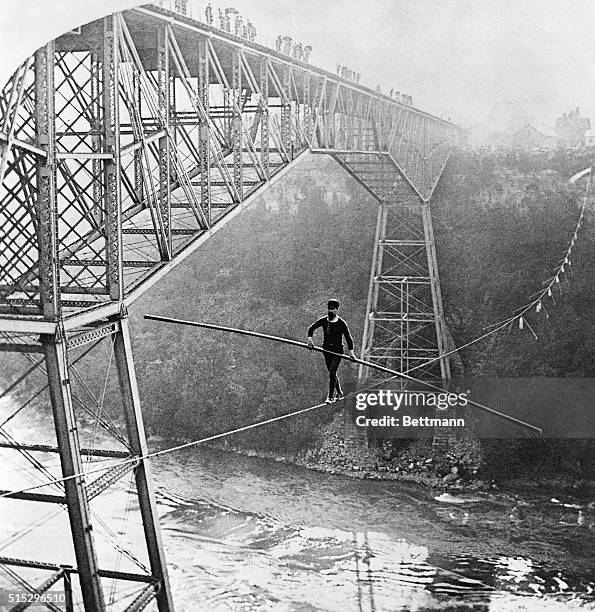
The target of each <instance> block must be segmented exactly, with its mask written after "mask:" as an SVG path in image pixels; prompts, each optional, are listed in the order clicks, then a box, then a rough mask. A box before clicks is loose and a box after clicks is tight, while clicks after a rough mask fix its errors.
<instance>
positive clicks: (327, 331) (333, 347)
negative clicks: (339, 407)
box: [308, 300, 355, 404]
mask: <svg viewBox="0 0 595 612" xmlns="http://www.w3.org/2000/svg"><path fill="white" fill-rule="evenodd" d="M338 310H339V302H338V301H337V300H329V301H328V314H327V316H326V317H322V318H320V319H318V321H315V322H314V323H312V325H310V327H309V328H308V348H309V349H312V348H314V339H313V337H312V336H313V335H314V332H315V331H316V330H317V329H318V328H319V327H322V331H323V332H324V338H323V341H322V348H323V349H326V350H327V351H332V352H333V353H340V354H341V355H342V354H343V336H345V340H346V341H347V349H348V350H349V354H350V355H351V356H352V357H353V358H354V359H355V353H354V352H353V338H352V337H351V334H350V333H349V327H347V323H345V321H344V320H343V319H341V317H339V315H338V314H337V311H338ZM324 361H325V363H326V369H327V370H328V374H329V381H328V397H327V398H326V403H327V404H331V403H333V402H335V401H337V400H338V399H343V398H344V397H345V395H344V393H343V389H342V388H341V383H340V382H339V378H338V377H337V370H338V369H339V365H341V357H339V355H331V354H329V353H324Z"/></svg>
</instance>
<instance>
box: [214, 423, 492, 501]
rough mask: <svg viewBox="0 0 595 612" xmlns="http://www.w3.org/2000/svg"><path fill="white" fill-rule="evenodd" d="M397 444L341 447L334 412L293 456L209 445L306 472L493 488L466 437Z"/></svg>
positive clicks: (474, 446) (340, 431) (442, 487)
mask: <svg viewBox="0 0 595 612" xmlns="http://www.w3.org/2000/svg"><path fill="white" fill-rule="evenodd" d="M403 442H404V444H403V448H401V449H400V450H395V449H392V448H389V447H388V445H386V446H376V447H371V448H356V447H353V446H346V445H345V442H344V440H343V417H342V415H341V414H340V413H338V414H337V415H335V417H334V419H333V420H332V421H331V423H329V425H328V426H327V427H326V428H324V429H323V430H321V431H320V434H319V436H318V439H317V441H316V443H315V444H314V445H313V446H312V447H310V448H307V449H302V450H300V451H299V452H297V453H295V454H291V455H284V454H281V453H274V452H270V451H264V452H263V451H257V450H254V449H249V448H244V447H241V446H235V445H233V444H232V443H229V442H227V443H217V444H213V445H212V446H213V447H215V448H218V449H221V450H227V451H231V452H236V453H241V454H245V455H247V456H250V457H261V458H266V459H273V460H274V461H279V462H282V463H285V462H287V463H294V464H296V465H300V466H303V467H305V468H308V469H311V470H317V471H321V472H327V473H329V474H341V475H345V476H349V477H352V478H368V479H372V480H399V481H403V482H415V483H418V484H421V485H425V486H428V487H432V488H435V489H438V490H449V491H457V490H461V491H463V490H465V491H479V490H487V489H494V488H497V485H496V483H495V482H493V481H484V480H482V479H481V476H480V471H481V467H482V449H481V445H480V444H479V442H478V441H477V440H475V439H474V438H472V437H470V436H465V437H463V438H461V439H460V440H458V441H457V442H456V444H455V445H453V447H452V448H450V449H449V450H448V452H441V451H438V450H435V449H433V448H432V441H431V440H429V439H428V440H415V441H413V442H405V441H403Z"/></svg>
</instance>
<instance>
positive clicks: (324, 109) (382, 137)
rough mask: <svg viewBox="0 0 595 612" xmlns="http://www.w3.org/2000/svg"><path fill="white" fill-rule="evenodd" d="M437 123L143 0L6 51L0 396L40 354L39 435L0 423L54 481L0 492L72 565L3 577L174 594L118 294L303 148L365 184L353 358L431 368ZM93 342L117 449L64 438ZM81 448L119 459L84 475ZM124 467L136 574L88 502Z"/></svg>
mask: <svg viewBox="0 0 595 612" xmlns="http://www.w3.org/2000/svg"><path fill="white" fill-rule="evenodd" d="M456 137H457V130H456V128H455V127H454V126H453V125H452V124H450V123H448V122H446V121H443V120H442V119H439V118H437V117H435V116H432V115H430V114H428V113H425V112H423V111H421V110H419V109H416V108H413V107H412V106H405V105H402V104H400V103H399V102H397V101H395V100H393V99H391V98H389V97H387V96H384V95H382V94H380V93H378V92H375V91H372V90H371V89H368V88H366V87H363V86H360V85H359V84H356V83H354V82H351V81H348V80H346V79H344V78H342V77H340V76H338V75H335V74H331V73H329V72H326V71H324V70H321V69H319V68H316V67H315V66H313V65H310V64H308V63H304V62H302V61H300V60H298V59H294V58H290V57H288V56H285V55H282V54H280V53H278V52H276V51H273V50H271V49H269V48H266V47H263V46H261V45H259V44H256V43H253V42H248V41H246V40H244V39H240V38H237V37H235V36H232V35H231V34H228V33H226V32H223V31H221V30H219V29H216V28H212V27H209V26H207V25H205V24H203V23H199V22H196V21H193V20H191V19H188V18H186V17H183V16H181V15H177V14H174V13H171V12H168V11H164V10H162V9H159V8H157V7H154V6H147V7H143V8H138V9H133V10H130V11H126V12H124V13H118V14H114V15H111V16H108V17H105V18H104V19H101V20H98V21H94V22H92V23H90V24H87V25H84V26H82V27H81V28H79V29H78V30H76V31H73V32H70V33H68V34H65V35H63V36H61V37H60V38H58V39H56V40H53V41H51V42H49V43H48V44H47V45H45V46H44V47H42V48H41V49H39V50H38V51H36V52H35V54H34V55H33V56H32V57H30V58H29V59H28V60H27V61H25V62H24V63H23V64H22V65H21V66H20V67H19V68H18V69H17V70H16V72H15V73H14V75H13V77H12V78H11V79H10V80H9V82H8V83H7V84H6V85H5V86H4V88H3V90H2V92H1V95H0V350H1V351H4V352H6V351H8V352H12V353H15V354H19V355H22V356H24V357H25V358H26V359H28V361H29V368H28V369H27V370H26V371H25V372H24V374H23V375H22V376H21V377H19V378H18V380H17V381H15V382H14V384H12V385H11V386H10V387H9V389H7V390H5V391H4V393H3V394H2V396H6V395H7V394H8V393H9V392H10V391H12V390H13V389H14V388H15V387H16V385H17V384H19V383H20V382H22V381H23V380H24V379H25V378H26V377H28V376H30V375H31V374H32V372H34V371H37V372H38V373H42V374H43V375H44V379H45V382H46V387H47V388H48V389H49V395H50V399H51V405H52V410H53V418H54V424H55V439H56V443H55V444H54V445H50V446H47V445H42V444H33V443H27V444H25V443H21V442H19V441H17V440H15V439H14V438H13V437H12V435H10V434H9V433H8V432H7V430H6V428H5V427H4V426H2V427H0V434H1V435H2V437H3V442H2V446H3V447H4V448H9V449H10V450H11V451H15V452H19V453H21V454H24V455H27V456H28V457H29V458H30V459H31V461H37V459H35V455H36V453H40V452H41V453H46V456H47V453H56V454H58V455H59V457H60V463H61V471H60V473H61V478H63V479H66V480H63V481H62V482H60V483H55V484H54V488H55V489H57V492H56V491H54V492H53V493H51V494H50V493H48V492H45V489H44V492H39V491H38V490H37V491H35V492H32V491H29V492H23V491H20V492H19V491H12V492H10V493H8V492H3V493H2V494H3V495H4V496H10V497H11V498H12V499H18V500H22V501H28V502H32V503H42V504H52V503H53V504H58V505H60V506H61V507H62V508H66V509H67V511H68V517H69V522H70V529H71V534H72V542H73V546H74V553H75V557H76V567H71V566H61V565H56V564H53V563H49V562H45V561H32V560H27V559H19V558H11V557H2V558H0V567H2V568H4V569H6V571H10V572H12V573H13V574H15V575H16V573H15V569H14V568H17V569H19V568H20V569H21V570H23V569H25V570H27V571H30V572H31V571H38V572H42V573H44V572H45V574H44V576H45V579H44V580H43V581H42V582H39V581H38V583H37V584H36V585H33V584H32V583H31V582H28V581H27V580H25V579H24V578H21V579H20V580H21V582H20V583H19V584H21V586H23V587H24V588H25V587H26V588H27V589H28V590H29V591H30V592H32V593H43V592H45V591H46V590H47V589H49V588H50V587H51V586H52V585H53V584H56V583H57V582H58V581H64V585H65V588H66V589H67V591H68V592H70V590H71V588H72V582H71V576H72V575H74V574H77V575H78V577H79V582H80V594H81V597H82V600H83V602H84V607H85V609H86V610H88V611H91V610H93V611H96V610H102V609H105V607H106V598H105V594H104V582H105V581H106V580H116V581H128V583H129V582H130V581H132V582H137V583H138V584H139V585H140V587H141V588H140V590H139V592H138V594H137V595H136V596H135V597H134V598H133V600H132V601H129V602H128V604H127V605H128V607H127V609H129V610H140V609H142V608H144V607H145V606H147V605H149V604H150V603H151V602H153V601H156V605H157V607H158V609H159V610H160V611H165V610H171V609H173V602H172V596H171V589H170V586H169V579H168V575H167V567H166V562H165V557H164V553H163V547H162V543H161V538H160V533H159V528H158V520H157V511H156V505H155V495H154V492H153V487H152V483H151V472H150V465H149V463H148V461H147V460H145V459H143V457H144V456H145V455H146V454H147V446H146V441H145V434H144V429H143V422H142V416H141V411H140V403H139V396H138V390H137V382H136V377H135V372H134V363H133V359H132V352H131V347H130V334H129V327H128V319H127V308H128V306H129V305H130V304H132V303H133V302H134V301H135V300H136V299H137V298H139V297H140V296H141V295H142V294H143V293H144V292H145V291H147V290H148V289H149V288H150V287H151V286H152V285H154V284H155V283H156V282H157V281H158V280H159V279H160V278H161V277H163V276H164V275H165V274H167V273H168V272H169V271H170V270H171V269H172V268H173V267H174V266H176V265H177V264H178V263H180V262H181V261H182V260H184V259H185V258H186V257H188V256H189V255H190V254H191V253H192V252H194V251H195V250H196V249H197V248H198V247H200V246H201V245H202V244H203V243H204V242H205V241H206V240H208V239H209V237H210V236H212V235H213V234H214V233H215V232H216V231H217V230H218V229H219V228H220V227H222V226H224V225H225V224H226V223H227V222H229V221H230V220H231V219H233V218H234V217H235V216H236V215H238V214H239V213H240V212H241V211H242V210H243V209H244V208H245V207H247V206H248V205H249V204H250V203H251V202H252V201H253V200H254V199H255V198H256V197H257V196H259V195H261V194H262V193H264V192H265V190H266V189H267V188H268V187H269V186H270V185H272V184H273V183H275V182H276V181H279V180H282V179H283V176H284V175H285V173H286V172H288V171H290V170H291V168H292V167H293V166H294V165H296V164H299V163H300V162H301V160H303V159H305V158H306V157H307V156H309V155H312V154H324V155H331V156H332V157H333V158H334V159H335V160H336V161H337V163H338V164H340V165H341V166H342V167H343V168H344V169H345V170H346V171H347V172H348V173H349V174H350V175H351V176H352V177H353V178H354V179H355V180H356V181H358V183H360V184H361V185H362V186H363V187H364V188H365V189H366V190H367V191H368V192H369V193H370V194H372V195H373V196H374V198H376V200H377V201H378V223H377V229H376V236H375V242H374V247H373V255H372V271H371V276H370V289H369V295H368V306H367V317H366V323H365V332H364V338H363V342H362V359H364V360H371V361H376V362H378V363H383V364H386V365H387V366H389V367H395V368H397V369H400V370H401V371H407V372H408V371H412V370H415V371H416V372H417V375H418V376H420V377H426V378H430V379H431V378H437V379H448V377H449V365H448V360H447V359H443V358H441V355H443V354H444V353H445V352H446V342H447V340H446V338H447V334H446V329H445V324H444V317H443V313H442V304H441V298H440V284H439V278H438V267H437V261H436V252H435V247H434V238H433V233H432V222H431V213H430V201H431V197H432V194H433V192H434V189H435V187H436V184H437V182H438V180H439V179H440V176H441V174H442V172H443V169H444V167H445V164H446V162H447V160H448V157H449V155H450V152H451V149H452V147H453V144H454V141H455V139H456ZM102 342H103V343H105V342H109V343H110V346H111V350H112V351H113V355H114V362H115V364H116V368H115V369H116V371H117V377H118V380H119V386H120V395H121V403H122V413H123V415H124V417H125V421H126V435H125V436H122V435H120V439H119V441H120V444H121V449H122V450H112V451H107V450H99V449H92V448H87V449H85V448H81V443H80V439H79V434H78V432H77V422H79V419H80V415H81V414H82V413H84V412H88V413H90V414H92V415H93V416H94V418H95V419H96V422H97V423H98V424H99V425H100V426H102V427H104V428H105V429H106V430H107V431H110V432H111V433H113V431H112V429H111V428H110V426H109V423H108V422H107V421H106V419H105V417H103V416H102V415H101V410H100V409H99V410H98V406H99V403H98V401H97V398H95V401H91V403H90V405H89V399H88V397H87V396H85V397H83V394H82V391H81V389H85V384H86V383H85V381H84V380H82V377H81V375H80V373H79V372H78V371H77V370H76V368H75V364H76V363H77V362H78V361H79V360H80V359H82V358H83V357H84V356H86V355H87V354H89V353H90V352H91V351H92V350H97V349H96V348H95V347H96V346H97V345H99V344H101V343H102ZM360 376H361V377H363V376H366V372H364V371H361V372H360ZM77 385H78V388H77ZM21 408H22V407H19V410H20V409H21ZM99 408H101V407H100V406H99ZM87 458H96V459H97V458H103V459H122V458H132V459H135V461H134V462H131V463H128V464H127V465H126V466H124V467H122V465H119V466H117V467H115V468H113V469H107V470H104V471H103V472H102V473H101V475H100V476H98V477H91V476H89V474H87V477H86V478H85V475H84V473H85V470H86V469H88V468H86V466H87V465H89V464H87V463H86V459H87ZM90 465H93V463H91V464H90ZM132 470H133V473H134V481H135V484H136V492H137V497H138V505H139V509H140V513H141V516H142V524H143V528H144V536H145V540H146V546H147V551H148V559H149V565H150V568H149V569H148V570H147V572H144V573H143V572H137V573H134V572H124V571H116V570H107V569H105V568H102V565H101V562H100V559H99V556H98V553H97V547H96V543H95V536H94V531H93V526H94V524H96V521H95V520H94V515H93V512H92V508H91V506H90V501H91V500H92V499H94V498H95V497H97V496H98V495H99V494H100V493H102V492H103V491H105V490H107V489H108V488H109V487H110V486H111V485H112V484H113V483H114V482H116V481H117V480H118V479H120V478H121V477H122V476H124V475H125V474H126V473H128V474H129V475H130V472H131V471H132ZM11 503H13V502H11ZM48 572H49V578H48V577H47V576H48ZM71 605H72V604H71V602H69V603H68V606H67V607H71Z"/></svg>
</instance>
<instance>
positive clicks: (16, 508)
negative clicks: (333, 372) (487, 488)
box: [0, 447, 595, 612]
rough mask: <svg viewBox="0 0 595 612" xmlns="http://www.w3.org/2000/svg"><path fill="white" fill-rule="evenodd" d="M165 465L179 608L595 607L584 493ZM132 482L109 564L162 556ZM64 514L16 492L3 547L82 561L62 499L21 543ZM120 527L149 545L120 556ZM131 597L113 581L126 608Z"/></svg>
mask: <svg viewBox="0 0 595 612" xmlns="http://www.w3.org/2000/svg"><path fill="white" fill-rule="evenodd" d="M7 452H8V451H3V452H2V458H3V459H4V458H5V457H7V454H6V453H7ZM46 458H47V464H46V465H48V466H49V468H50V470H51V471H52V473H55V474H57V466H56V456H55V455H54V456H49V455H47V456H46ZM3 465H5V466H6V465H7V464H6V463H5V462H3ZM25 465H26V464H24V463H23V464H21V467H24V466H25ZM90 465H92V464H90ZM153 471H154V482H155V488H156V494H157V500H158V506H159V512H160V516H161V526H162V536H163V542H164V546H165V550H166V554H167V559H168V567H169V572H170V580H171V584H172V590H173V593H174V599H175V603H176V606H177V609H178V610H183V611H186V610H188V611H193V610H205V611H209V612H210V611H219V610H221V611H223V610H232V611H235V610H238V611H249V610H275V611H276V610H279V611H287V612H289V611H295V612H298V611H299V612H305V611H318V610H321V611H322V610H329V611H330V610H332V611H337V612H350V611H366V612H367V611H371V612H372V611H399V610H407V611H410V610H411V611H413V610H451V611H454V610H477V611H486V610H498V611H499V610H510V611H513V610H514V611H516V610H539V611H547V610H573V609H581V610H584V609H591V610H592V609H595V582H594V581H593V565H592V561H593V553H594V547H593V539H594V538H593V536H594V533H595V532H594V531H593V526H592V525H591V526H590V523H592V522H593V514H589V511H588V507H585V502H584V501H583V502H577V500H574V499H571V498H570V497H569V496H566V497H564V498H562V497H560V498H559V499H557V501H552V499H553V498H552V495H551V494H548V493H546V492H543V493H532V494H530V495H528V494H527V495H522V496H517V495H513V494H510V493H504V492H499V491H495V492H493V493H482V494H477V495H476V496H470V495H469V496H462V497H461V496H459V497H450V496H440V495H439V493H436V492H433V491H431V490H429V489H426V488H423V487H418V486H413V485H405V484H399V483H395V482H388V481H387V482H382V481H371V480H356V479H351V478H348V477H343V476H331V475H328V474H325V473H318V472H313V471H308V470H306V469H303V468H300V467H297V466H294V465H291V464H287V463H279V462H276V461H273V460H268V459H260V458H256V457H246V456H240V455H235V454H232V453H227V452H224V451H216V450H211V449H205V448H196V447H195V448H190V449H186V450H183V451H178V452H175V453H172V454H169V455H164V456H161V457H158V458H156V459H154V460H153ZM27 474H28V472H27ZM2 475H3V486H5V485H6V483H7V482H8V486H21V487H22V486H23V484H24V482H23V480H22V479H20V478H21V476H22V474H21V476H19V477H18V478H17V473H16V472H15V471H14V466H13V468H12V471H11V472H10V473H9V472H8V467H5V468H3V472H2ZM89 480H92V478H91V477H89ZM32 482H33V481H32ZM131 487H132V480H131V477H129V478H124V479H123V480H121V481H120V482H118V483H117V485H115V486H114V487H112V488H111V489H110V490H109V491H108V492H106V493H104V494H103V495H101V496H99V497H98V498H96V499H95V500H93V502H92V510H93V516H94V517H95V518H96V520H99V524H97V525H96V527H95V532H96V539H97V542H98V551H99V558H100V560H101V562H100V564H101V566H102V567H108V568H114V569H121V570H131V571H134V570H135V569H136V570H137V571H138V568H135V559H137V558H138V561H139V562H140V564H141V565H142V564H143V563H144V564H145V565H146V560H143V554H142V546H141V544H142V532H141V528H140V523H139V519H138V513H136V514H135V513H134V512H130V510H134V509H135V507H136V500H135V497H134V496H133V495H130V494H129V492H130V491H132V488H131ZM48 491H49V489H48ZM40 506H42V507H43V511H41V510H40V509H39V507H40ZM48 511H52V508H51V507H50V508H48V507H47V505H46V504H32V503H27V502H18V501H13V500H2V504H1V505H0V527H1V533H0V536H1V537H0V551H1V553H0V554H3V555H8V556H21V557H27V558H40V557H41V558H42V559H43V560H46V561H56V562H62V563H64V562H68V561H69V559H71V557H72V552H71V550H70V543H69V541H68V537H67V536H66V534H67V533H68V524H67V521H66V513H65V512H63V511H60V510H59V509H58V510H56V509H53V511H54V513H55V512H57V513H58V514H57V515H56V516H54V517H53V518H52V519H50V520H46V521H45V522H44V524H43V526H42V527H40V528H38V530H37V531H32V532H31V533H30V534H29V535H27V536H25V537H19V539H18V541H11V540H10V535H11V534H12V533H16V532H18V531H19V530H22V528H23V527H25V526H26V525H28V524H30V523H31V522H32V521H33V520H37V517H38V516H45V515H47V513H48ZM34 513H36V514H34ZM40 530H41V531H40ZM110 534H111V535H112V536H113V537H114V538H117V539H118V541H119V542H120V543H122V544H123V545H124V546H125V547H126V548H127V549H130V550H135V549H136V550H137V551H141V552H137V557H134V558H132V559H129V558H127V557H123V556H122V555H118V554H116V553H115V552H114V549H113V547H112V546H111V545H110ZM40 535H42V536H43V538H44V539H43V540H42V542H43V543H42V544H41V545H40ZM7 542H8V544H7ZM40 546H41V548H42V550H43V554H41V553H40ZM110 551H111V553H110ZM110 555H111V556H110ZM46 576H47V575H46ZM108 582H109V581H106V583H108ZM121 597H122V592H120V591H116V590H115V589H113V588H112V587H111V586H110V585H109V584H107V585H106V598H107V599H108V601H111V602H114V606H115V607H116V608H117V607H118V606H117V605H116V604H117V603H118V602H119V603H120V604H121V605H124V604H123V602H125V601H126V600H123V599H121Z"/></svg>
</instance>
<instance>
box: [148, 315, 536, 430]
mask: <svg viewBox="0 0 595 612" xmlns="http://www.w3.org/2000/svg"><path fill="white" fill-rule="evenodd" d="M144 318H145V319H148V320H150V321H161V322H163V323H176V324H177V325H188V326H189V327H204V328H206V329H215V330H217V331H224V332H230V333H232V334H239V335H241V336H252V337H254V338H264V339H265V340H271V341H273V342H282V343H284V344H291V345H293V346H298V347H300V348H305V349H308V350H312V351H318V352H319V353H328V354H329V355H337V356H339V357H342V358H343V359H345V360H346V361H351V362H353V363H358V364H361V365H364V366H366V367H368V368H373V369H375V370H379V371H380V372H386V373H387V374H392V375H393V376H399V377H400V378H403V379H404V380H408V381H410V382H415V383H418V384H421V385H424V386H426V387H429V388H430V389H433V390H434V391H440V392H441V393H448V391H446V390H444V389H442V387H438V386H436V385H433V384H432V383H429V382H426V381H424V380H420V379H419V378H414V377H413V376H409V375H408V374H404V373H403V372H397V371H396V370H391V369H390V368H387V367H385V366H381V365H379V364H377V363H372V362H370V361H364V360H362V359H354V358H353V357H350V356H349V355H344V354H343V353H335V352H333V351H327V350H326V349H323V348H320V347H319V346H314V347H312V348H311V349H310V348H309V347H308V345H307V344H306V343H305V342H300V341H299V340H293V339H292V338H282V337H280V336H272V335H271V334H261V333H260V332H255V331H250V330H247V329H238V328H236V327H225V326H223V325H215V324H213V323H199V322H198V321H186V320H184V319H174V318H172V317H163V316H161V315H152V314H146V315H145V316H144ZM467 405H468V406H473V407H474V408H478V409H479V410H483V411H484V412H487V413H488V414H491V415H493V416H495V417H498V418H499V419H503V420H504V421H508V422H509V423H513V424H514V425H518V426H519V427H523V428H525V429H529V430H530V431H534V432H536V433H538V434H541V433H543V430H542V429H541V428H540V427H536V426H535V425H531V424H530V423H526V422H525V421H521V420H520V419H516V418H515V417H512V416H509V415H508V414H504V413H503V412H499V411H498V410H494V409H493V408H490V407H489V406H484V405H483V404H479V403H478V402H474V401H473V400H471V399H469V400H468V404H467Z"/></svg>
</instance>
